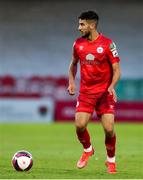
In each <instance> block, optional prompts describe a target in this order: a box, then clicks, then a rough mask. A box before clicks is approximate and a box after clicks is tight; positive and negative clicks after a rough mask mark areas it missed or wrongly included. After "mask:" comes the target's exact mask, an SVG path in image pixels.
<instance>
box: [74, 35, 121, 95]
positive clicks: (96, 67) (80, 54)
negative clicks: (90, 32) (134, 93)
mask: <svg viewBox="0 0 143 180" xmlns="http://www.w3.org/2000/svg"><path fill="white" fill-rule="evenodd" d="M73 56H74V58H76V59H77V60H79V61H80V76H81V82H80V92H81V93H89V94H96V93H98V92H105V91H106V90H107V88H108V87H109V85H110V83H111V81H112V76H113V70H112V67H111V65H112V64H113V63H115V62H119V61H120V59H119V56H118V53H117V50H116V45H115V44H114V42H113V41H112V40H111V39H109V38H107V37H105V36H103V35H102V34H99V36H98V38H97V39H96V40H94V41H92V42H91V41H89V40H88V39H86V38H83V37H81V38H79V39H77V40H76V41H75V43H74V45H73Z"/></svg>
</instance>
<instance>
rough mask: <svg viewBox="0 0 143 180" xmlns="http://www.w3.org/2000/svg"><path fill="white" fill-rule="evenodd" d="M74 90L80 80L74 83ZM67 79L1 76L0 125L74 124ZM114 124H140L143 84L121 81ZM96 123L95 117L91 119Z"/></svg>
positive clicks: (140, 82) (73, 110)
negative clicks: (67, 122) (28, 123)
mask: <svg viewBox="0 0 143 180" xmlns="http://www.w3.org/2000/svg"><path fill="white" fill-rule="evenodd" d="M76 84H77V89H78V88H79V80H77V81H76ZM67 86H68V78H67V77H64V76H63V77H51V76H37V75H35V76H30V77H14V76H12V75H5V76H0V121H1V122H9V121H10V122H23V121H24V122H30V121H31V122H52V121H53V120H56V121H62V120H63V121H72V120H74V114H75V105H76V97H77V95H78V94H77V93H78V91H77V92H76V95H75V96H70V95H69V94H68V92H67ZM117 94H118V98H119V100H118V103H117V106H116V119H117V121H128V122H143V80H142V79H138V80H121V81H120V82H119V83H118V86H117ZM93 119H96V120H97V118H96V116H95V115H94V116H93Z"/></svg>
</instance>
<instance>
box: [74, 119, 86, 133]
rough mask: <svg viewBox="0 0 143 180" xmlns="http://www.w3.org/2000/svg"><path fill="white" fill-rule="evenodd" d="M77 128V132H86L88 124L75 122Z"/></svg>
mask: <svg viewBox="0 0 143 180" xmlns="http://www.w3.org/2000/svg"><path fill="white" fill-rule="evenodd" d="M75 126H76V129H77V130H81V131H82V130H84V129H85V128H86V124H85V123H83V122H82V121H75Z"/></svg>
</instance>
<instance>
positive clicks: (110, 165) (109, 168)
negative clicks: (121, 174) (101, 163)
mask: <svg viewBox="0 0 143 180" xmlns="http://www.w3.org/2000/svg"><path fill="white" fill-rule="evenodd" d="M105 165H106V167H107V172H108V173H109V174H116V173H117V171H116V163H114V162H108V161H106V162H105Z"/></svg>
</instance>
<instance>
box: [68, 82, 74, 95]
mask: <svg viewBox="0 0 143 180" xmlns="http://www.w3.org/2000/svg"><path fill="white" fill-rule="evenodd" d="M67 90H68V92H69V94H70V95H71V96H73V95H74V94H75V84H69V87H68V89H67Z"/></svg>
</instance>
